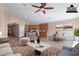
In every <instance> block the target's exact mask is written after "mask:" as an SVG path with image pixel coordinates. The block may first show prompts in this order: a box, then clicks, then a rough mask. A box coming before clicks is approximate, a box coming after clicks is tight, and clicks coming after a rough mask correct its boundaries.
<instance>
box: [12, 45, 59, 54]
mask: <svg viewBox="0 0 79 59" xmlns="http://www.w3.org/2000/svg"><path fill="white" fill-rule="evenodd" d="M12 50H13V53H14V54H15V53H20V54H21V55H22V56H37V55H35V53H34V51H35V50H34V49H33V48H32V47H30V46H16V47H12ZM59 51H60V49H58V48H53V47H50V48H49V49H47V50H45V51H43V52H42V53H41V56H56V55H57V54H58V53H59Z"/></svg>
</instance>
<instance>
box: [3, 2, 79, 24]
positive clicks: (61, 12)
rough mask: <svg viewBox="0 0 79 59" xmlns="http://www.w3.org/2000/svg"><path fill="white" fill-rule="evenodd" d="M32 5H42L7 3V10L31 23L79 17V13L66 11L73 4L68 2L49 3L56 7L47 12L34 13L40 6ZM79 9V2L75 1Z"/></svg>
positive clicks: (38, 4) (48, 4)
mask: <svg viewBox="0 0 79 59" xmlns="http://www.w3.org/2000/svg"><path fill="white" fill-rule="evenodd" d="M32 5H37V6H40V3H5V4H4V6H5V7H6V10H7V12H8V13H9V14H10V15H14V16H17V17H21V18H22V19H24V20H25V21H27V22H30V23H47V22H55V21H61V20H68V19H72V18H77V17H79V13H66V10H67V7H69V6H70V5H71V4H69V3H68V4H66V3H47V5H46V6H49V7H54V9H52V10H46V14H43V13H42V12H41V11H40V12H38V13H34V12H35V11H36V10H38V8H34V7H32ZM73 5H74V6H75V7H77V10H78V11H79V7H78V6H79V4H78V3H76V4H75V3H73Z"/></svg>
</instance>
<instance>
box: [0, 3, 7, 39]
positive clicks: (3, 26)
mask: <svg viewBox="0 0 79 59" xmlns="http://www.w3.org/2000/svg"><path fill="white" fill-rule="evenodd" d="M0 31H1V32H2V35H0V38H4V37H7V13H6V11H5V7H4V6H3V5H2V4H0Z"/></svg>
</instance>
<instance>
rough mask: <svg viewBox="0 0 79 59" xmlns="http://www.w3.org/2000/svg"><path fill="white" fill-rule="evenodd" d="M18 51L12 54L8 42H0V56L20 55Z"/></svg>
mask: <svg viewBox="0 0 79 59" xmlns="http://www.w3.org/2000/svg"><path fill="white" fill-rule="evenodd" d="M20 55H21V54H20V53H16V54H13V51H12V49H11V47H10V45H9V43H3V44H0V56H20Z"/></svg>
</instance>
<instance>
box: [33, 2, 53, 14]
mask: <svg viewBox="0 0 79 59" xmlns="http://www.w3.org/2000/svg"><path fill="white" fill-rule="evenodd" d="M46 4H47V3H41V6H36V5H32V7H36V8H39V9H38V10H37V11H35V13H37V12H39V11H41V10H42V12H43V13H44V14H46V11H45V10H49V9H54V7H46Z"/></svg>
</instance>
